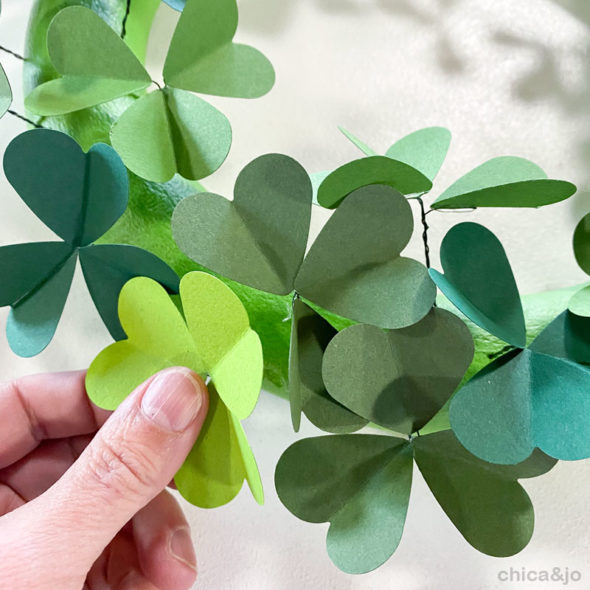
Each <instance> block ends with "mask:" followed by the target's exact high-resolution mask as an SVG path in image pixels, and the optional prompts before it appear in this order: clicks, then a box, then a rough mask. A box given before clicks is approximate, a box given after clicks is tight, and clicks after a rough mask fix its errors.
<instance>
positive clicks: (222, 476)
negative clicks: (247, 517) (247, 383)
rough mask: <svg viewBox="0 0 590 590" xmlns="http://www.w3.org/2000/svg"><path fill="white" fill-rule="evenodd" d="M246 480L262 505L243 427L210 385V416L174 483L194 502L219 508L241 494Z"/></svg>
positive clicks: (258, 485)
mask: <svg viewBox="0 0 590 590" xmlns="http://www.w3.org/2000/svg"><path fill="white" fill-rule="evenodd" d="M244 479H246V480H247V481H248V483H249V485H250V489H251V490H252V495H253V496H254V498H255V499H256V501H257V502H258V503H259V504H262V503H263V501H264V494H263V491H262V483H261V481H260V475H259V473H258V468H257V466H256V461H255V459H254V455H253V454H252V450H251V449H250V446H249V445H248V443H247V441H246V438H245V435H244V431H243V429H242V426H241V425H240V423H239V421H237V420H236V419H235V418H234V417H233V416H232V415H231V412H230V411H229V410H228V409H227V407H226V406H225V405H224V404H223V402H222V401H221V400H220V398H219V395H218V394H217V392H216V391H215V388H213V387H211V386H210V387H209V412H208V414H207V418H206V420H205V423H204V424H203V427H202V429H201V433H200V434H199V438H198V439H197V442H196V443H195V445H194V446H193V448H192V450H191V452H190V453H189V455H188V457H187V458H186V460H185V462H184V464H183V465H182V467H181V468H180V469H179V471H178V472H177V473H176V475H175V476H174V483H175V484H176V487H177V488H178V491H179V492H180V493H181V494H182V496H183V497H184V498H186V499H187V500H188V501H189V502H190V503H191V504H194V505H195V506H200V507H201V508H216V507H218V506H222V505H224V504H227V503H228V502H229V501H230V500H232V499H233V498H234V497H235V496H237V495H238V493H239V491H240V490H241V488H242V485H243V483H244Z"/></svg>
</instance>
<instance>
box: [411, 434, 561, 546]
mask: <svg viewBox="0 0 590 590" xmlns="http://www.w3.org/2000/svg"><path fill="white" fill-rule="evenodd" d="M413 443H414V444H413V446H414V457H415V459H416V464H417V465H418V467H419V469H420V472H421V473H422V475H423V476H424V479H425V480H426V483H427V484H428V487H429V488H430V490H431V491H432V493H433V494H434V496H435V497H436V499H437V501H438V503H439V504H440V505H441V507H442V509H443V510H444V511H445V513H446V514H447V516H448V517H449V518H450V519H451V521H452V522H453V524H454V525H455V526H456V527H457V529H459V531H460V533H461V534H462V535H463V536H464V537H465V539H466V540H467V542H468V543H469V544H470V545H472V546H473V547H475V548H476V549H478V550H479V551H481V552H483V553H486V554H487V555H493V556H495V557H507V556H509V555H514V554H515V553H518V552H519V551H521V550H522V549H523V548H524V547H525V546H526V545H527V543H528V542H529V540H530V538H531V535H532V533H533V528H534V512H533V506H532V504H531V500H530V498H529V496H528V495H527V493H526V491H525V490H524V489H523V487H522V486H521V485H520V484H519V483H518V481H517V477H528V476H530V475H529V474H530V473H532V474H533V475H538V474H539V472H541V473H544V472H545V471H548V470H549V469H550V468H551V466H552V465H554V464H555V462H554V461H551V460H548V461H547V460H545V461H543V467H542V469H537V470H536V471H531V470H530V468H529V467H528V466H527V465H524V466H515V467H514V468H512V467H506V466H503V465H492V464H490V463H486V462H484V461H481V460H480V459H478V458H477V457H474V456H473V455H471V454H470V453H469V452H467V451H466V450H465V449H464V448H463V447H462V446H461V445H460V444H459V442H458V441H457V439H456V438H455V436H454V435H453V433H452V432H451V431H449V430H447V431H444V432H438V433H436V434H431V435H428V436H419V437H417V438H415V439H414V441H413ZM517 468H520V469H517Z"/></svg>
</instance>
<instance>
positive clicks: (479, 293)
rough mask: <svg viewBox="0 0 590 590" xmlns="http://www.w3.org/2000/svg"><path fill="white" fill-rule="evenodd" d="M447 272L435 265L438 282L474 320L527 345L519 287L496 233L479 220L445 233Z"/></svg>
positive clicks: (502, 336)
mask: <svg viewBox="0 0 590 590" xmlns="http://www.w3.org/2000/svg"><path fill="white" fill-rule="evenodd" d="M440 260H441V264H442V267H443V269H444V272H445V274H444V275H442V274H441V273H439V272H438V271H436V270H432V269H431V270H430V276H431V277H432V279H433V280H434V282H435V283H436V284H437V286H438V288H439V289H440V290H441V291H442V292H443V293H444V295H446V297H448V299H450V300H451V302H452V303H453V304H454V305H455V306H456V307H457V308H458V309H459V310H461V311H462V312H463V313H464V314H465V315H466V316H467V317H468V318H469V319H470V320H471V321H473V322H474V323H476V324H477V325H478V326H480V327H482V328H483V329H484V330H487V331H488V332H490V333H491V334H493V335H494V336H497V337H498V338H500V339H502V340H504V341H505V342H508V343H509V344H512V345H514V346H519V347H522V346H525V345H526V327H525V322H524V314H523V311H522V303H521V301H520V295H519V293H518V288H517V286H516V282H515V280H514V275H513V274H512V269H511V268H510V263H509V262H508V259H507V258H506V252H505V251H504V248H503V247H502V244H501V243H500V241H499V240H498V238H496V236H495V235H494V234H493V233H492V232H491V231H489V230H488V229H486V228H485V227H483V226H482V225H479V224H477V223H472V222H466V223H459V224H458V225H455V226H454V227H452V228H451V229H450V230H449V231H448V232H447V235H446V236H445V237H444V239H443V241H442V244H441V247H440Z"/></svg>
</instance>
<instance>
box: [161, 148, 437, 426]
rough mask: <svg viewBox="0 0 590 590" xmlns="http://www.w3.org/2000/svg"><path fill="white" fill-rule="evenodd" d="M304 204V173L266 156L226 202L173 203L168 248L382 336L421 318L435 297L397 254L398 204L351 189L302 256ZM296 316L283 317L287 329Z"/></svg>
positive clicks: (405, 212) (388, 196) (405, 236)
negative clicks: (371, 327)
mask: <svg viewBox="0 0 590 590" xmlns="http://www.w3.org/2000/svg"><path fill="white" fill-rule="evenodd" d="M311 200H312V189H311V183H310V180H309V177H308V175H307V173H306V172H305V170H304V169H303V168H302V167H301V166H300V165H299V164H298V163H297V162H296V161H295V160H293V159H291V158H289V157H287V156H283V155H280V154H268V155H266V156H262V157H260V158H257V159H256V160H254V161H253V162H251V163H250V164H249V165H248V166H246V168H244V170H243V171H242V172H241V173H240V174H239V176H238V178H237V180H236V185H235V190H234V200H233V201H229V200H227V199H225V198H223V197H221V196H219V195H216V194H211V193H200V194H198V195H194V196H191V197H188V198H186V199H185V200H183V201H181V202H180V203H179V205H178V206H177V208H176V210H175V211H174V215H173V218H172V230H173V235H174V239H175V241H176V243H177V244H178V246H179V247H180V249H181V250H183V251H184V252H185V253H186V254H187V255H188V256H189V257H190V258H192V259H193V260H195V261H197V262H198V263H199V264H202V265H203V266H205V267H206V268H208V269H210V270H212V271H213V272H215V273H219V274H220V275H223V276H225V277H227V278H229V279H232V280H234V281H237V282H239V283H243V284H245V285H248V286H249V287H253V288H255V289H259V290H261V291H265V292H269V293H274V294H277V295H288V294H294V297H293V302H294V305H295V301H296V300H297V297H298V296H301V297H302V298H305V299H306V300H307V301H310V302H312V303H313V304H314V305H315V306H320V307H321V308H323V309H325V310H328V311H329V312H331V313H332V314H337V315H339V316H342V317H345V318H350V319H351V320H354V321H362V322H365V323H370V324H374V325H377V326H381V327H384V328H399V327H403V326H408V325H411V324H413V323H415V322H417V321H418V320H420V319H421V318H422V317H424V316H425V315H426V314H427V313H428V311H429V310H430V309H431V307H432V304H433V302H434V297H435V288H434V284H433V283H432V281H431V280H430V279H429V277H428V273H427V271H426V268H425V267H424V266H423V265H422V264H420V263H419V262H417V261H415V260H412V259H409V258H404V257H402V256H401V255H400V254H401V252H402V250H403V249H404V248H405V246H406V244H407V243H408V241H409V239H410V236H411V235H412V231H413V217H412V213H411V210H410V206H409V204H408V202H407V200H406V199H405V198H404V197H403V196H402V195H401V194H400V193H398V192H397V191H395V190H394V189H392V188H390V187H388V186H382V185H372V186H368V187H363V188H360V189H358V190H356V191H355V192H353V193H352V194H350V195H349V196H348V197H347V198H346V199H345V200H344V201H343V202H342V204H341V205H340V206H339V207H338V209H337V210H336V211H335V212H334V214H333V216H332V217H331V218H330V220H329V221H328V222H327V224H326V225H325V227H324V228H323V230H322V231H321V233H320V234H319V236H318V237H317V239H316V240H315V242H314V244H313V245H312V247H311V249H310V250H309V252H308V253H307V255H306V253H305V251H306V246H307V239H308V234H309V228H310V218H311V206H312V203H311ZM297 313H298V308H296V309H293V310H292V316H291V317H292V318H294V322H293V325H295V324H296V323H297V317H296V316H297ZM294 337H295V336H294ZM291 356H292V358H291V361H292V362H291V389H292V390H293V393H292V396H291V397H292V403H293V407H292V410H293V417H294V420H293V422H294V426H295V428H298V425H299V415H300V409H301V407H302V403H301V395H300V393H298V392H297V391H295V390H296V389H297V388H298V387H299V385H298V384H297V383H296V380H297V376H298V375H299V376H300V375H302V374H303V373H305V371H304V372H303V373H302V372H301V371H299V370H298V369H297V367H295V364H294V358H295V355H294V354H292V355H291ZM316 364H317V363H316ZM297 400H299V401H297ZM310 412H313V413H315V412H314V411H313V410H311V409H310ZM342 418H343V419H344V420H345V422H346V416H345V415H344V416H342ZM318 419H320V420H321V418H319V417H318ZM352 422H353V423H357V422H358V418H356V419H354V420H353V421H352ZM342 426H344V424H342ZM351 426H352V424H351ZM335 427H337V425H336V424H335Z"/></svg>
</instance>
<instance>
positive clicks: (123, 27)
mask: <svg viewBox="0 0 590 590" xmlns="http://www.w3.org/2000/svg"><path fill="white" fill-rule="evenodd" d="M129 12H131V0H127V5H126V6H125V16H124V17H123V22H122V23H121V39H125V35H127V19H128V18H129Z"/></svg>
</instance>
